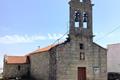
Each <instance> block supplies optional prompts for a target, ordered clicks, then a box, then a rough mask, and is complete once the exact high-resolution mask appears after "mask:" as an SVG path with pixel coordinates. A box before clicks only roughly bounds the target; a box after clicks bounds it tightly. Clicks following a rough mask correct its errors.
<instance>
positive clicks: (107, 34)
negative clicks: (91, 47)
mask: <svg viewBox="0 0 120 80" xmlns="http://www.w3.org/2000/svg"><path fill="white" fill-rule="evenodd" d="M119 28H120V26H118V27H116V28H114V29H113V30H111V31H110V32H108V33H106V34H105V35H104V36H102V37H101V38H98V39H97V40H95V41H100V40H102V39H105V38H106V37H107V36H109V35H110V34H112V33H113V32H115V31H116V30H118V29H119Z"/></svg>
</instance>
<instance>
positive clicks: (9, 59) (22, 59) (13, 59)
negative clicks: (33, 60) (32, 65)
mask: <svg viewBox="0 0 120 80" xmlns="http://www.w3.org/2000/svg"><path fill="white" fill-rule="evenodd" d="M5 61H6V63H7V64H25V63H28V60H27V56H6V57H5Z"/></svg>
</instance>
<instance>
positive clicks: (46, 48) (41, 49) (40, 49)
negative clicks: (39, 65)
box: [28, 44, 58, 55]
mask: <svg viewBox="0 0 120 80" xmlns="http://www.w3.org/2000/svg"><path fill="white" fill-rule="evenodd" d="M57 45H58V44H57ZM55 46H56V45H49V46H47V47H44V48H39V49H37V50H35V51H33V52H32V53H30V54H28V55H32V54H36V53H41V52H47V51H49V50H50V49H51V48H53V47H55Z"/></svg>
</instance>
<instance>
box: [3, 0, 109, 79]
mask: <svg viewBox="0 0 120 80" xmlns="http://www.w3.org/2000/svg"><path fill="white" fill-rule="evenodd" d="M69 5H70V7H69V8H70V20H69V21H70V22H69V23H70V25H69V27H70V29H69V34H68V38H67V40H66V41H64V42H63V43H60V44H56V45H50V46H48V47H45V48H42V49H38V50H36V51H34V52H32V53H30V54H28V55H27V56H25V57H26V59H27V61H28V62H24V63H25V64H24V63H20V62H21V61H22V60H18V62H17V64H15V65H14V64H12V63H11V65H9V64H8V63H7V61H8V62H9V56H8V58H5V60H4V71H3V72H4V77H9V76H10V75H13V76H18V75H27V74H29V76H31V77H32V78H34V79H35V80H107V50H106V49H105V48H103V47H101V46H99V45H98V44H96V43H94V42H93V31H92V30H93V29H92V28H93V26H92V6H93V4H91V1H90V0H71V1H70V2H69ZM13 59H14V58H13ZM16 59H17V57H16ZM14 60H15V59H14ZM15 61H16V60H15ZM10 62H11V61H10ZM20 64H21V65H20ZM7 66H10V67H9V68H8V67H7ZM19 66H20V67H21V68H22V67H24V68H22V69H21V72H20V71H19ZM14 67H17V68H14ZM13 68H14V69H13ZM16 69H17V70H16ZM25 69H26V72H24V70H25ZM8 70H9V71H10V72H11V73H13V72H12V71H14V72H20V74H17V75H16V74H10V72H8V73H6V72H7V71H8Z"/></svg>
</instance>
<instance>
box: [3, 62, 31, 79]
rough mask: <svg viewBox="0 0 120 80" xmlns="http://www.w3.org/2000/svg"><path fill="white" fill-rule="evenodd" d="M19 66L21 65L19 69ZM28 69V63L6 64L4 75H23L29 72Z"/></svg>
mask: <svg viewBox="0 0 120 80" xmlns="http://www.w3.org/2000/svg"><path fill="white" fill-rule="evenodd" d="M18 66H20V69H19V70H18ZM28 69H29V65H28V64H4V69H3V75H4V78H15V77H22V76H26V75H27V74H28Z"/></svg>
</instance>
